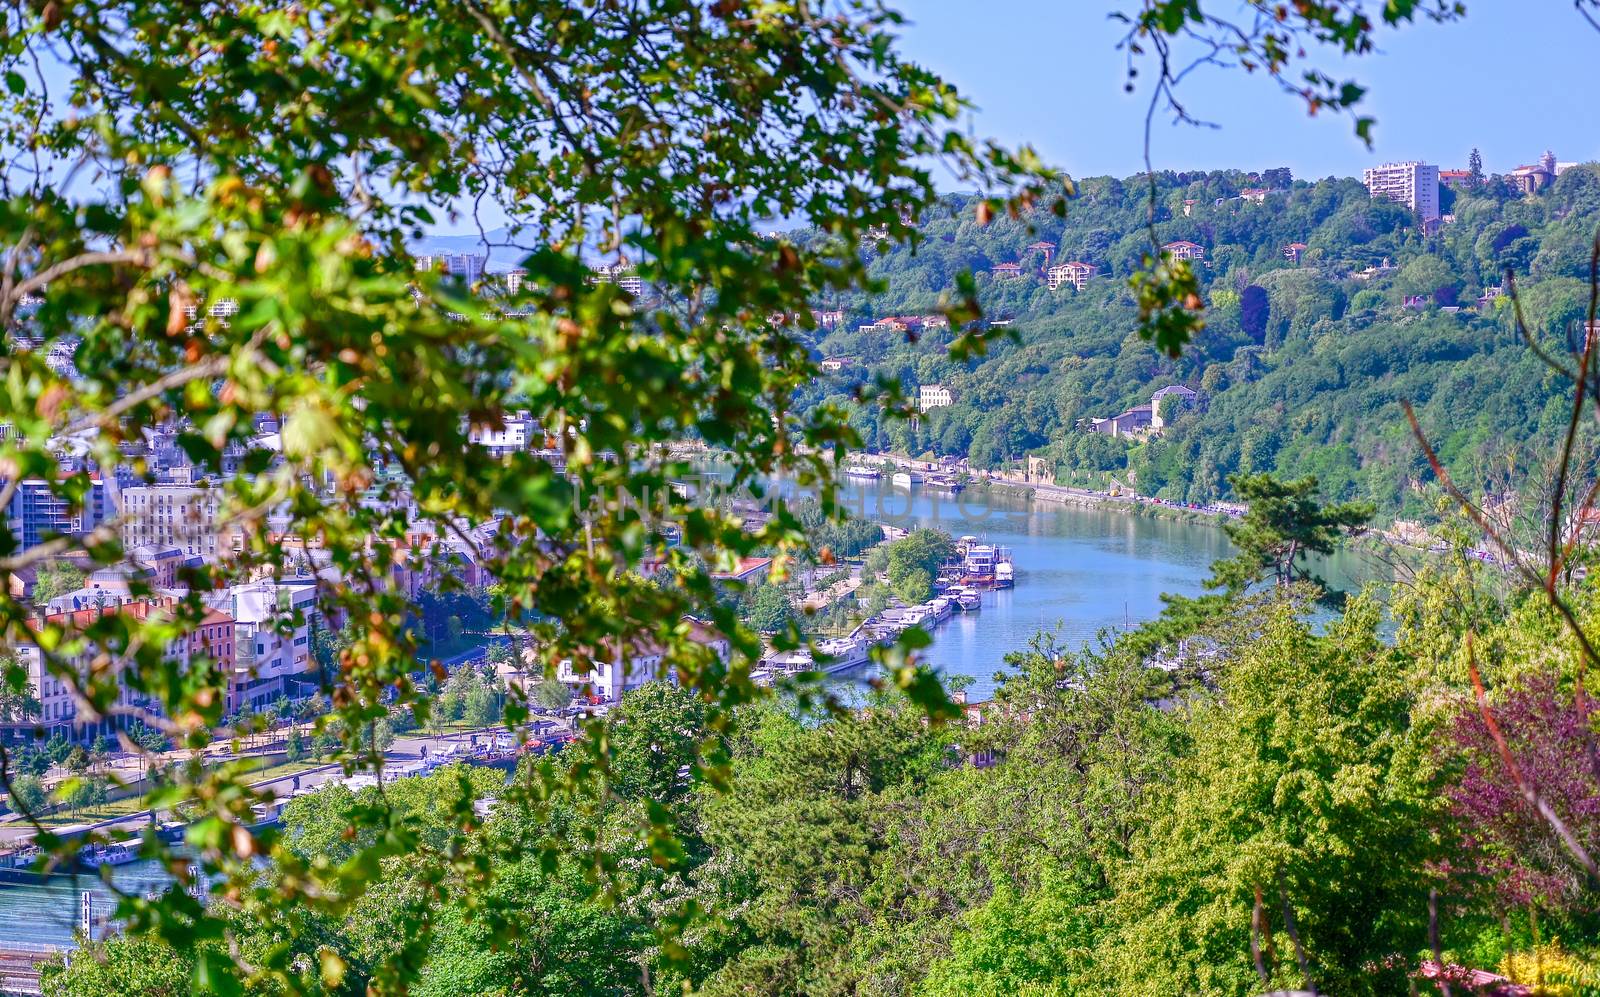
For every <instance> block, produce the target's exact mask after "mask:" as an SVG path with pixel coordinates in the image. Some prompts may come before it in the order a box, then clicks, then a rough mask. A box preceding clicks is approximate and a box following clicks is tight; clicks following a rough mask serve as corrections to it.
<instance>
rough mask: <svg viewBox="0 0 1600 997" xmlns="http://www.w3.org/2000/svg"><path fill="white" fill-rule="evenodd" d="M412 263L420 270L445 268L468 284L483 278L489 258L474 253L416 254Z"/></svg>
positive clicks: (448, 272)
mask: <svg viewBox="0 0 1600 997" xmlns="http://www.w3.org/2000/svg"><path fill="white" fill-rule="evenodd" d="M412 263H413V264H414V265H415V266H416V268H417V269H418V270H420V271H429V270H443V271H444V272H445V273H447V274H449V275H450V276H452V277H460V278H461V279H462V280H464V281H466V282H467V283H468V284H474V283H477V282H478V281H479V280H481V279H483V268H484V265H485V264H486V263H488V260H487V259H486V258H485V257H482V256H477V255H475V254H473V253H434V254H432V255H429V256H416V257H413V258H412Z"/></svg>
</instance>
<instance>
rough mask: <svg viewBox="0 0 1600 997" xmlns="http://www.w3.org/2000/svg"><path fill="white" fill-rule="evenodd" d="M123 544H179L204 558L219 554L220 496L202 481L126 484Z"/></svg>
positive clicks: (122, 496)
mask: <svg viewBox="0 0 1600 997" xmlns="http://www.w3.org/2000/svg"><path fill="white" fill-rule="evenodd" d="M121 501H122V517H123V523H122V546H123V548H124V549H126V550H133V549H134V548H136V547H154V548H157V549H160V548H166V547H177V548H179V549H181V550H183V551H184V552H185V553H187V554H198V555H200V556H201V557H204V558H214V557H216V556H217V551H218V549H219V542H218V537H217V531H218V525H217V520H218V510H219V509H220V508H221V505H222V502H221V496H220V495H219V494H218V492H217V491H216V490H215V489H212V488H208V487H205V486H200V485H136V486H134V487H131V488H124V489H123V490H122V495H121Z"/></svg>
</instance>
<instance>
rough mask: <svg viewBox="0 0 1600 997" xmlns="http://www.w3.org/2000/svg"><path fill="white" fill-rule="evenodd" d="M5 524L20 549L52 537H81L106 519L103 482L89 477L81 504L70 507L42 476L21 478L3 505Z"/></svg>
mask: <svg viewBox="0 0 1600 997" xmlns="http://www.w3.org/2000/svg"><path fill="white" fill-rule="evenodd" d="M5 515H6V525H7V526H9V527H10V528H11V534H12V536H14V537H16V538H17V543H18V544H19V545H21V547H22V549H23V550H27V549H28V548H29V547H34V546H37V545H38V544H41V543H44V542H45V541H46V540H48V539H50V538H51V537H54V536H81V535H83V534H85V533H88V532H89V531H90V530H92V529H94V528H95V527H96V526H98V525H100V523H101V522H102V521H104V520H105V518H106V489H105V482H104V481H102V480H101V479H100V478H99V477H98V476H96V477H94V478H91V479H90V482H89V489H88V491H87V492H85V493H84V496H83V503H82V504H81V505H78V506H73V505H72V503H70V502H68V501H67V500H66V499H65V498H63V497H61V496H60V495H58V494H56V493H55V492H53V491H51V489H50V483H49V482H48V481H45V480H44V479H43V478H24V479H23V480H22V482H21V484H19V485H18V486H17V490H16V492H15V493H14V494H13V495H12V496H11V502H10V503H9V504H8V505H7V506H6V509H5Z"/></svg>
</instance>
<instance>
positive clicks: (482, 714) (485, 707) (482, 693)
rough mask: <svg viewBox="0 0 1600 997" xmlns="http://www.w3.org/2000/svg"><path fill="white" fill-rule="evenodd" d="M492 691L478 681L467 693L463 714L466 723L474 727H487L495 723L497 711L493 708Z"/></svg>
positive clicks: (482, 682) (493, 695)
mask: <svg viewBox="0 0 1600 997" xmlns="http://www.w3.org/2000/svg"><path fill="white" fill-rule="evenodd" d="M495 707H496V703H495V694H494V690H493V689H490V688H489V686H488V685H487V684H486V683H485V682H484V681H483V680H482V679H480V680H479V681H478V682H477V684H476V685H474V686H473V687H472V689H471V690H470V691H469V692H468V693H467V698H466V704H465V714H466V719H467V722H468V723H470V724H472V726H474V727H487V726H489V725H490V724H492V723H494V722H495V719H496V716H497V714H498V712H499V711H498V710H497V709H496V708H495Z"/></svg>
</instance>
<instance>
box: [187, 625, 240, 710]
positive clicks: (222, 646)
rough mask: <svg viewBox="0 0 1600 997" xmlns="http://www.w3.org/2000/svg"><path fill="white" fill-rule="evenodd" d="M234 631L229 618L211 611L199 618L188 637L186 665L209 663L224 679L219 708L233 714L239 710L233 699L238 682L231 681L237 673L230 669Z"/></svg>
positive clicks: (232, 665)
mask: <svg viewBox="0 0 1600 997" xmlns="http://www.w3.org/2000/svg"><path fill="white" fill-rule="evenodd" d="M234 630H235V626H234V622H233V617H231V616H229V615H228V614H227V613H224V612H222V611H220V610H216V609H213V610H210V611H209V612H207V613H206V615H205V616H204V617H203V618H201V620H200V623H199V625H198V626H196V627H195V628H194V631H193V632H192V633H190V634H189V660H190V662H191V663H193V662H194V661H195V660H196V659H197V658H198V659H205V660H209V661H210V662H211V663H212V664H213V665H214V666H215V667H216V668H217V669H218V670H219V671H220V672H221V673H222V674H223V675H226V676H228V690H227V693H226V695H225V701H224V705H223V710H224V712H226V713H234V712H236V711H237V710H238V709H239V703H238V702H237V701H236V698H235V697H236V695H237V693H238V683H237V682H236V681H235V679H236V677H237V674H238V673H237V671H236V670H235V668H234V653H233V645H234V636H235V634H234Z"/></svg>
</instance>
